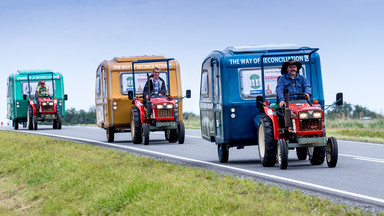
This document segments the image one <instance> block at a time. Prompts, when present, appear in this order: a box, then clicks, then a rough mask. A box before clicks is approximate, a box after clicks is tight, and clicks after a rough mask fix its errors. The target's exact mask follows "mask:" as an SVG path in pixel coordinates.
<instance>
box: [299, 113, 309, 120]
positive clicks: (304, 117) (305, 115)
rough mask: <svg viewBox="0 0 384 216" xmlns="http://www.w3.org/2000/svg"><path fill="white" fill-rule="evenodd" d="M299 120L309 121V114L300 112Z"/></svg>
mask: <svg viewBox="0 0 384 216" xmlns="http://www.w3.org/2000/svg"><path fill="white" fill-rule="evenodd" d="M299 118H300V119H307V118H308V113H307V112H300V113H299Z"/></svg>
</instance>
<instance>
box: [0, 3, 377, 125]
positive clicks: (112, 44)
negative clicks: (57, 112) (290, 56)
mask: <svg viewBox="0 0 384 216" xmlns="http://www.w3.org/2000/svg"><path fill="white" fill-rule="evenodd" d="M383 6H384V3H383V1H379V0H376V1H375V0H366V1H358V0H349V1H341V0H339V1H330V0H325V1H314V0H313V1H308V0H307V1H304V0H292V1H284V0H275V1H273V0H271V1H257V0H253V1H241V0H238V1H226V0H222V1H200V0H197V1H181V0H179V1H176V0H164V1H152V0H141V1H139V0H132V1H129V0H122V1H113V0H110V1H91V0H61V1H49V0H47V1H42V0H29V1H27V0H23V1H22V0H13V1H5V0H1V1H0V8H1V10H0V30H1V32H0V50H1V52H0V57H1V58H0V59H1V61H2V64H1V65H2V69H1V70H0V74H1V79H2V80H3V81H2V82H0V83H3V86H4V87H3V88H0V120H1V121H5V119H6V87H5V86H6V78H7V77H8V75H9V74H11V73H16V71H17V70H25V69H52V70H54V71H58V72H61V73H62V74H63V75H64V79H65V88H66V93H67V94H68V96H69V100H68V102H67V108H70V107H75V108H76V109H85V110H88V108H89V107H90V106H92V105H94V83H95V71H96V68H97V66H98V65H99V63H100V62H101V61H103V60H110V59H112V58H113V57H116V56H131V55H164V56H166V57H174V58H176V59H177V60H178V61H179V62H180V65H181V73H182V80H183V89H184V90H186V89H191V90H192V99H190V100H188V101H185V106H184V111H187V112H195V113H198V111H199V108H198V94H199V80H200V68H201V63H202V61H203V59H204V58H205V57H206V56H207V55H208V54H209V53H210V52H211V51H213V50H222V49H225V48H226V47H227V46H234V45H250V44H254V45H264V44H278V43H290V44H292V43H293V44H298V45H299V46H310V47H317V48H320V50H319V54H320V57H321V63H322V70H323V82H324V93H325V96H326V102H327V103H331V102H332V101H333V100H334V98H335V94H336V93H337V92H343V93H344V100H345V101H347V102H349V103H352V104H360V105H363V106H366V107H368V108H369V109H372V110H374V111H377V112H382V113H384V101H383V99H382V98H383V96H381V93H382V92H384V85H383V80H384V79H383V78H384V76H383V74H384V70H383V65H382V63H383V62H384V52H383V50H384V13H383V12H382V9H383V8H384V7H383Z"/></svg>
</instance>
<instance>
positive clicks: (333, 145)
mask: <svg viewBox="0 0 384 216" xmlns="http://www.w3.org/2000/svg"><path fill="white" fill-rule="evenodd" d="M337 157H338V147H337V140H336V138H335V137H330V138H329V139H328V142H327V164H328V167H335V166H336V164H337Z"/></svg>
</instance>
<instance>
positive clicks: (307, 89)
mask: <svg viewBox="0 0 384 216" xmlns="http://www.w3.org/2000/svg"><path fill="white" fill-rule="evenodd" d="M303 87H304V89H303V90H304V93H305V94H307V95H308V98H307V99H309V98H310V97H311V95H312V87H311V84H309V82H308V80H307V79H306V78H305V79H304V83H303Z"/></svg>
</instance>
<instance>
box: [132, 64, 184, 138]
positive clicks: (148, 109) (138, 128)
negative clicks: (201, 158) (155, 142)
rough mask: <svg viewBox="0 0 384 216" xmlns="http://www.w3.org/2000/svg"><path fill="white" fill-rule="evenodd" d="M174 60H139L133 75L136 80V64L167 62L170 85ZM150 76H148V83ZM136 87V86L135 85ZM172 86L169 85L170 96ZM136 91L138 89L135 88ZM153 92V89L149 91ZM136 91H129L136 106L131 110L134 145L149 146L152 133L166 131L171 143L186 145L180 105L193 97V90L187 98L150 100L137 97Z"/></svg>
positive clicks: (157, 96) (159, 96) (150, 97)
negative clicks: (170, 66) (171, 62)
mask: <svg viewBox="0 0 384 216" xmlns="http://www.w3.org/2000/svg"><path fill="white" fill-rule="evenodd" d="M171 60H173V59H151V60H137V61H134V62H132V75H133V80H135V70H134V68H135V66H134V64H135V63H149V62H150V63H152V62H164V61H166V62H167V73H166V77H168V83H169V61H171ZM148 80H149V75H148V74H147V81H148ZM134 86H135V84H134ZM169 87H170V85H168V88H167V89H168V91H167V92H168V94H169V92H170V90H169ZM134 90H136V88H134ZM149 92H151V89H149ZM135 93H136V92H135V91H128V98H129V99H130V100H133V103H134V104H135V106H133V107H132V110H131V135H132V140H133V143H135V144H140V143H144V145H148V144H149V134H150V131H164V133H165V138H166V140H168V141H169V142H170V143H174V142H178V143H179V144H183V143H184V139H185V127H184V123H183V122H181V121H180V119H179V113H178V105H179V102H180V101H181V100H182V99H183V98H185V97H186V98H190V97H191V90H187V91H186V96H184V97H180V98H173V97H172V96H170V95H151V94H148V99H146V98H144V97H143V96H136V94H135Z"/></svg>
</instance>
